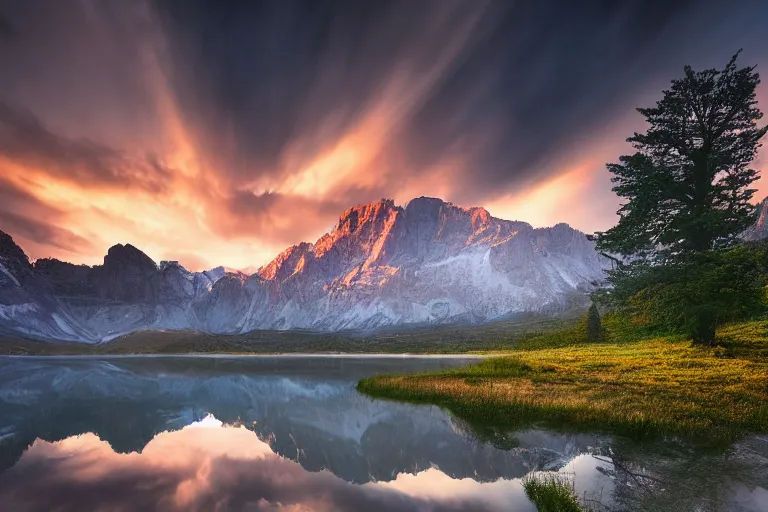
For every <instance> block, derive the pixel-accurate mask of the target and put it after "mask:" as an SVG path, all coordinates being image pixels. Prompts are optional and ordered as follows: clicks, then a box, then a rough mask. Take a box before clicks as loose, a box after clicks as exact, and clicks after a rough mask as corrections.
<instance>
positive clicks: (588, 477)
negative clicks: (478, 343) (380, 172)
mask: <svg viewBox="0 0 768 512" xmlns="http://www.w3.org/2000/svg"><path fill="white" fill-rule="evenodd" d="M468 362H469V361H468V360H466V359H459V358H407V357H310V356H306V357H297V356H293V357H210V358H209V357H135V358H110V359H93V358H57V359H56V358H8V357H6V358H0V509H2V510H13V511H22V510H77V511H81V510H184V511H187V510H201V511H202V510H270V511H272V510H286V511H287V510H291V511H294V510H321V511H344V510H350V511H364V512H375V511H379V510H382V511H383V510H393V511H409V510H413V511H438V510H451V511H453V510H471V511H492V512H497V511H505V512H509V511H535V507H534V506H533V505H532V504H531V503H530V502H529V501H528V500H527V498H526V497H525V494H524V493H523V490H522V486H521V478H523V477H525V475H527V474H529V473H531V472H532V471H546V472H550V473H552V474H556V475H558V478H563V479H566V480H569V481H571V482H573V484H574V486H575V488H576V491H577V493H578V494H579V496H581V497H582V498H583V499H584V500H585V501H587V502H588V503H589V504H590V505H591V506H592V507H593V508H594V510H596V511H604V510H660V511H761V512H762V511H768V437H752V438H750V439H747V440H745V441H742V442H740V443H737V444H735V445H734V446H732V447H730V448H727V449H720V450H709V451H702V450H701V449H696V448H694V447H692V446H690V445H689V444H686V443H681V442H679V441H675V440H665V441H658V442H654V443H633V442H630V441H628V440H623V439H619V438H613V437H610V436H602V435H585V434H569V433H556V432H548V431H542V430H528V431H522V432H513V433H509V434H508V435H506V436H505V437H503V438H500V439H501V441H498V440H497V441H494V442H493V443H491V442H485V441H480V440H478V438H477V437H476V436H475V435H474V434H473V432H472V431H471V429H469V428H468V427H467V426H466V425H465V424H464V423H463V422H461V421H459V420H456V419H454V418H451V417H450V416H449V415H448V414H446V413H444V412H443V411H441V410H440V409H439V408H437V407H433V406H411V405H405V404H399V403H393V402H387V401H380V400H371V399H369V398H367V397H365V396H362V395H360V394H359V393H357V392H356V391H355V389H354V386H355V383H356V382H357V380H358V379H359V378H361V377H364V376H369V375H374V374H377V373H382V372H398V373H401V372H416V371H424V370H430V369H440V368H448V367H453V366H458V365H462V364H467V363H468ZM494 443H495V444H494Z"/></svg>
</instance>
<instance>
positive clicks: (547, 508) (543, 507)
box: [523, 473, 586, 512]
mask: <svg viewBox="0 0 768 512" xmlns="http://www.w3.org/2000/svg"><path fill="white" fill-rule="evenodd" d="M523 489H524V490H525V495H526V496H528V499H529V500H531V501H532V502H533V504H534V505H536V509H537V510H538V511H539V512H585V510H586V509H584V508H583V507H582V506H581V505H580V504H579V500H578V499H577V497H576V491H575V490H574V488H573V483H572V482H571V481H570V480H567V479H566V478H564V477H563V476H562V475H558V474H554V473H543V474H542V473H538V474H536V473H532V474H529V475H528V476H526V477H525V478H524V479H523Z"/></svg>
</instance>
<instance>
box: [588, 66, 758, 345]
mask: <svg viewBox="0 0 768 512" xmlns="http://www.w3.org/2000/svg"><path fill="white" fill-rule="evenodd" d="M738 55H739V54H738V53H737V54H736V55H734V56H733V58H731V60H730V62H728V64H727V65H726V66H725V68H724V69H722V70H717V69H707V70H704V71H693V70H692V69H691V67H690V66H686V67H685V74H684V76H683V77H682V78H680V79H677V80H673V81H672V86H671V87H670V88H669V90H665V91H663V97H662V99H661V100H659V101H658V102H657V103H656V106H655V107H650V108H639V109H637V110H638V111H639V112H640V113H641V114H642V115H643V116H645V118H646V121H647V122H648V125H649V127H648V130H647V131H646V132H645V133H635V134H634V135H633V136H632V137H630V138H629V139H627V141H628V142H630V143H631V144H632V146H633V147H634V149H635V150H636V151H635V153H634V154H632V155H625V156H622V157H620V159H619V163H610V164H608V165H607V167H608V170H609V171H610V172H611V173H612V174H613V175H614V176H613V178H612V181H613V183H614V188H613V190H614V192H616V193H617V194H618V195H619V196H620V197H621V198H623V199H624V200H625V201H624V203H623V204H622V206H621V208H620V209H619V211H618V214H619V222H618V224H617V225H616V226H615V227H613V228H611V229H609V230H608V231H606V232H605V233H599V234H598V247H599V249H600V250H602V251H605V252H607V253H614V254H620V255H624V256H631V258H630V259H631V260H632V261H633V263H632V264H630V265H624V266H621V267H620V268H618V269H617V270H614V271H613V272H611V274H610V280H611V281H612V283H613V285H614V291H613V292H612V294H613V296H614V297H615V298H618V299H620V300H623V302H624V305H627V304H629V303H631V302H632V301H631V300H630V299H631V298H632V297H637V296H640V297H645V298H646V299H647V298H648V297H649V296H652V295H653V296H658V297H661V296H662V295H663V296H664V297H667V298H668V297H674V296H675V295H674V294H673V293H671V290H674V291H675V293H677V294H678V295H677V296H678V297H682V295H680V292H681V290H685V293H684V294H683V295H685V298H686V300H680V301H670V300H664V301H656V302H655V303H656V304H662V303H663V304H664V307H665V308H668V311H667V312H666V313H668V314H669V315H670V316H671V317H674V320H675V321H674V322H671V323H673V324H674V323H677V324H679V325H684V326H686V327H685V329H684V330H685V331H686V332H687V334H689V335H691V336H692V337H693V339H694V341H696V342H702V343H711V342H712V341H714V329H715V325H716V324H717V323H719V321H720V320H719V319H720V318H724V316H723V315H719V314H718V311H722V308H720V309H719V308H718V307H716V305H715V304H714V303H712V300H713V299H712V298H713V297H717V296H718V290H717V289H715V288H713V287H716V286H719V285H718V284H717V283H719V282H721V281H718V280H716V279H711V278H709V277H707V278H706V279H704V278H703V277H702V275H703V274H702V272H701V270H702V269H703V268H704V267H707V265H709V266H711V264H712V262H713V261H719V260H718V259H717V258H719V257H720V256H719V253H720V252H721V251H722V250H723V249H726V248H728V247H731V246H732V245H733V244H734V243H735V242H736V241H737V240H738V236H739V234H740V233H742V232H743V231H744V230H745V229H746V228H747V227H748V226H749V225H750V224H751V223H752V222H754V207H753V206H752V204H751V202H750V200H751V199H752V196H753V194H754V192H755V190H754V189H752V188H750V185H751V184H752V183H753V182H754V181H755V180H756V179H757V171H756V170H754V169H752V168H750V163H751V162H752V161H753V160H754V158H755V155H756V154H757V150H758V148H759V147H760V142H759V141H760V138H761V137H763V135H765V133H766V131H768V127H759V126H758V121H759V120H760V119H761V118H762V113H761V112H760V110H759V109H758V108H757V100H756V98H755V89H756V87H757V85H758V84H759V83H760V77H759V75H758V74H757V73H756V72H755V67H754V66H751V67H744V68H738V67H737V66H736V59H737V57H738ZM707 268H708V267H707ZM700 274H701V275H700ZM753 281H754V282H753ZM753 281H750V283H752V284H749V286H751V287H755V286H758V284H759V282H758V281H757V280H753ZM745 286H747V285H745ZM704 288H707V289H704ZM710 288H711V289H710ZM744 292H745V295H744V296H747V295H749V296H750V297H751V296H753V295H754V294H753V293H752V292H753V290H751V289H750V290H746V289H745V290H744ZM654 294H655V295H654ZM737 296H738V294H737ZM646 303H648V302H647V301H646ZM718 315H719V316H718Z"/></svg>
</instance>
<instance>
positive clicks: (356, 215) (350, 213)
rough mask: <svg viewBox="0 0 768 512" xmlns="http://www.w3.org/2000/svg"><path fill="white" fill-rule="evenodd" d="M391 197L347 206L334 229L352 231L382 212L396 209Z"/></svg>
mask: <svg viewBox="0 0 768 512" xmlns="http://www.w3.org/2000/svg"><path fill="white" fill-rule="evenodd" d="M398 209H399V207H398V206H395V201H394V200H393V199H386V198H384V199H381V200H380V201H376V202H373V203H365V204H359V205H356V206H353V207H351V208H347V209H346V210H345V211H344V212H343V213H342V214H341V216H340V217H339V222H338V224H337V225H336V227H335V229H334V231H343V232H348V233H353V232H355V231H356V230H357V228H358V226H361V225H363V224H365V223H366V222H368V221H370V220H372V219H376V218H378V217H380V216H381V215H382V214H385V215H386V214H388V213H389V212H392V211H396V210H398Z"/></svg>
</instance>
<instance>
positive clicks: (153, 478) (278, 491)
mask: <svg viewBox="0 0 768 512" xmlns="http://www.w3.org/2000/svg"><path fill="white" fill-rule="evenodd" d="M0 482H1V484H0V503H3V504H5V506H9V507H10V508H11V509H13V510H19V509H34V510H51V509H54V508H57V507H61V508H63V509H65V510H83V509H109V510H112V509H115V510H120V509H132V510H154V509H163V510H230V509H237V510H241V509H252V510H307V509H309V510H317V511H326V510H327V511H337V510H338V511H341V510H350V511H360V510H366V511H371V512H372V511H376V510H398V511H408V510H414V511H417V510H418V511H422V510H424V511H427V510H429V511H433V510H434V511H437V510H446V511H448V510H477V511H494V512H495V511H502V510H504V511H508V510H520V511H534V510H535V507H533V506H532V505H531V504H530V503H529V502H528V500H527V499H526V498H525V495H524V493H523V491H522V487H521V485H520V482H519V480H503V479H501V480H497V481H496V482H493V483H480V482H477V481H475V480H472V479H469V478H467V479H460V480H457V479H453V478H451V477H449V476H448V475H446V474H445V473H443V472H442V471H440V470H438V469H436V468H433V469H428V470H425V471H421V472H418V473H416V474H399V475H396V477H395V478H394V479H393V480H391V481H388V482H384V483H374V482H368V483H365V484H354V483H349V482H346V481H345V480H343V479H341V478H339V477H337V476H335V475H334V474H333V473H331V472H330V471H319V472H311V471H307V470H306V469H304V468H303V467H302V466H301V465H300V464H298V463H297V462H294V461H292V460H289V459H287V458H284V457H281V456H279V455H277V454H276V453H274V451H273V450H272V448H271V447H270V446H269V444H267V443H265V442H263V441H261V440H260V439H259V438H258V437H257V435H256V434H255V433H254V432H252V431H250V430H248V429H246V428H245V427H243V426H239V427H237V426H236V427H223V426H222V424H221V422H219V421H218V420H216V419H215V418H214V417H213V416H209V417H207V418H205V419H204V420H203V421H201V422H198V423H195V424H193V425H190V426H187V427H184V428H183V429H181V430H178V431H175V432H163V433H160V434H157V435H156V436H155V437H154V438H153V439H152V440H151V441H150V442H149V443H148V444H147V445H146V446H145V447H144V449H143V450H142V452H141V453H128V454H120V453H117V452H115V451H114V450H113V449H112V447H111V446H110V445H109V444H108V443H106V442H105V441H102V440H101V439H99V438H98V436H96V435H94V434H84V435H80V436H74V437H70V438H67V439H64V440H61V441H57V442H54V443H49V442H45V441H40V440H38V441H36V442H35V443H34V444H33V445H32V446H31V447H30V448H29V450H27V451H26V452H25V453H24V455H23V456H22V457H21V460H20V461H19V462H18V463H17V464H16V465H15V466H14V467H13V468H12V469H10V470H9V471H7V472H6V473H5V474H4V475H3V476H2V480H0Z"/></svg>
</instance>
